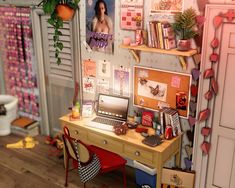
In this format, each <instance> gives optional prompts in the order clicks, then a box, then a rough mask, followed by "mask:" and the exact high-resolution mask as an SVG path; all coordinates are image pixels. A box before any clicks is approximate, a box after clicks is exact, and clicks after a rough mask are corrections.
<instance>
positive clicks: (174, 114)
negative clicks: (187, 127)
mask: <svg viewBox="0 0 235 188" xmlns="http://www.w3.org/2000/svg"><path fill="white" fill-rule="evenodd" d="M159 113H160V115H159V117H160V124H161V125H162V127H163V128H162V129H163V130H164V128H165V127H166V126H167V125H168V126H169V125H170V126H171V127H172V134H173V136H177V135H178V134H180V133H181V132H182V130H181V126H180V120H179V114H178V111H177V110H176V109H173V108H163V109H161V110H160V111H159ZM163 134H164V133H163Z"/></svg>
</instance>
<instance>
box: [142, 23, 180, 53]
mask: <svg viewBox="0 0 235 188" xmlns="http://www.w3.org/2000/svg"><path fill="white" fill-rule="evenodd" d="M147 33H148V47H150V48H159V49H165V50H169V49H173V48H176V36H175V33H174V30H173V28H172V27H171V24H170V23H169V22H166V21H163V22H159V21H149V22H147Z"/></svg>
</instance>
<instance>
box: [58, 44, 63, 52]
mask: <svg viewBox="0 0 235 188" xmlns="http://www.w3.org/2000/svg"><path fill="white" fill-rule="evenodd" d="M57 47H58V48H59V49H60V51H62V50H63V48H64V45H63V43H62V42H58V43H57Z"/></svg>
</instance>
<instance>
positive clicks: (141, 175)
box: [134, 161, 157, 188]
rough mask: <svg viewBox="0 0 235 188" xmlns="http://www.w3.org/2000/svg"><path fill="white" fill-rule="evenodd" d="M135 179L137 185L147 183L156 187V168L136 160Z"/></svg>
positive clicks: (153, 187)
mask: <svg viewBox="0 0 235 188" xmlns="http://www.w3.org/2000/svg"><path fill="white" fill-rule="evenodd" d="M134 167H135V181H136V183H137V185H139V186H143V185H146V187H147V185H148V186H149V187H151V188H156V174H157V170H156V168H151V167H149V166H146V165H144V164H142V163H140V162H137V161H134Z"/></svg>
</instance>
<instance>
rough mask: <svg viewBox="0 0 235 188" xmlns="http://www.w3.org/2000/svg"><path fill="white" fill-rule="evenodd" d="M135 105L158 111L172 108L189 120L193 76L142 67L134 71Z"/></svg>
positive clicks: (135, 67)
mask: <svg viewBox="0 0 235 188" xmlns="http://www.w3.org/2000/svg"><path fill="white" fill-rule="evenodd" d="M133 74H134V79H133V82H134V83H133V87H134V88H133V104H134V105H135V106H138V107H142V108H147V109H150V110H156V111H158V110H159V109H161V108H163V107H171V108H174V109H176V110H178V113H179V115H180V116H181V117H184V118H188V115H189V102H190V86H191V80H192V76H191V75H190V74H183V73H178V72H170V71H163V70H160V69H153V68H147V67H141V66H134V70H133Z"/></svg>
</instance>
